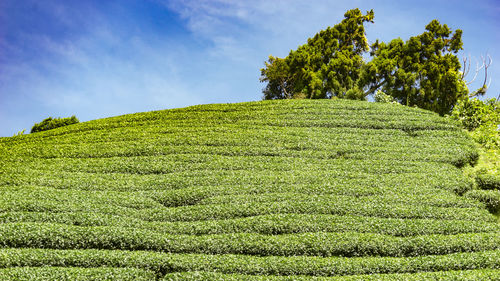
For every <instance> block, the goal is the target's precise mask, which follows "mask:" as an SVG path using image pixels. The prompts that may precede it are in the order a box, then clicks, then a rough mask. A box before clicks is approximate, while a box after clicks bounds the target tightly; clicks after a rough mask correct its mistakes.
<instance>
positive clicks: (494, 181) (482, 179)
mask: <svg viewBox="0 0 500 281" xmlns="http://www.w3.org/2000/svg"><path fill="white" fill-rule="evenodd" d="M476 183H477V185H478V187H479V188H481V189H500V175H497V174H489V173H484V174H478V175H477V176H476Z"/></svg>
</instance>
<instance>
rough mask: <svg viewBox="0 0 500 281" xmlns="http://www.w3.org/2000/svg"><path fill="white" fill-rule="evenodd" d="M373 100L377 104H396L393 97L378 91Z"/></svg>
mask: <svg viewBox="0 0 500 281" xmlns="http://www.w3.org/2000/svg"><path fill="white" fill-rule="evenodd" d="M373 98H374V100H375V102H382V103H396V100H395V99H394V98H393V97H392V96H389V95H388V94H386V93H384V92H382V91H380V90H378V91H376V92H375V94H374V95H373Z"/></svg>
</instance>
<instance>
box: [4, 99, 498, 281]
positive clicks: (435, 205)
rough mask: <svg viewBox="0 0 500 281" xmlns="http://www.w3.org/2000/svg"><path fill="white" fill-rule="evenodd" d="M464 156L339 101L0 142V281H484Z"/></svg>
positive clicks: (398, 111)
mask: <svg viewBox="0 0 500 281" xmlns="http://www.w3.org/2000/svg"><path fill="white" fill-rule="evenodd" d="M477 158H478V152H477V150H476V148H475V146H474V142H473V141H472V140H471V139H470V138H469V137H468V136H467V135H466V134H465V133H464V132H463V131H462V130H461V129H459V128H458V126H457V125H456V124H455V123H452V122H451V121H449V120H448V119H445V118H442V117H439V116H438V115H436V114H434V113H432V112H429V111H424V110H420V109H416V108H408V107H404V106H399V105H394V104H380V103H369V102H358V101H348V100H283V101H260V102H249V103H238V104H213V105H200V106H192V107H187V108H181V109H173V110H163V111H153V112H145V113H136V114H129V115H124V116H117V117H112V118H106V119H99V120H94V121H90V122H84V123H78V124H74V125H70V126H66V127H61V128H57V129H54V130H49V131H43V132H38V133H34V134H29V135H22V136H16V137H10V138H0V279H1V280H4V279H7V280H9V279H11V280H360V279H362V280H499V278H500V224H499V223H498V221H497V218H496V217H495V216H494V215H492V213H491V212H490V211H492V210H491V207H490V206H489V205H488V204H485V203H483V202H480V201H477V200H476V199H475V197H474V196H467V195H468V194H469V192H474V191H473V190H472V191H471V189H473V184H472V182H471V181H470V180H469V179H468V178H466V177H465V176H464V174H463V172H462V169H461V168H462V167H463V166H465V165H467V164H474V163H475V162H476V161H477ZM488 207H490V210H488Z"/></svg>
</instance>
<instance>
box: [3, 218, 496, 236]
mask: <svg viewBox="0 0 500 281" xmlns="http://www.w3.org/2000/svg"><path fill="white" fill-rule="evenodd" d="M12 222H44V223H60V224H67V225H78V226H115V227H132V228H137V229H144V230H150V231H153V232H159V233H169V234H188V235H206V234H223V233H240V232H246V233H260V234H267V235H273V234H290V233H305V232H360V233H379V234H386V235H392V236H401V237H407V236H417V235H429V234H444V235H451V234H460V233H479V232H498V231H500V224H498V223H496V222H483V221H480V220H474V221H473V220H469V221H464V220H433V219H391V218H377V217H363V216H350V215H348V216H337V215H320V214H314V215H307V214H272V215H263V216H254V217H246V218H238V219H223V220H208V221H191V222H148V221H142V220H139V219H134V218H131V217H129V216H118V215H106V214H102V213H92V212H63V213H48V212H4V213H0V223H12Z"/></svg>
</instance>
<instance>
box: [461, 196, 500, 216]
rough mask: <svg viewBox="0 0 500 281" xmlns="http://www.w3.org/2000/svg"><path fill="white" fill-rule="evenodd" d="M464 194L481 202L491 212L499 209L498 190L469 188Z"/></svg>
mask: <svg viewBox="0 0 500 281" xmlns="http://www.w3.org/2000/svg"><path fill="white" fill-rule="evenodd" d="M465 196H466V197H468V198H472V199H476V200H478V201H480V202H483V203H484V204H485V205H486V208H488V209H489V210H490V211H491V212H492V213H495V212H497V211H499V210H500V190H471V191H469V192H467V193H466V194H465Z"/></svg>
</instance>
